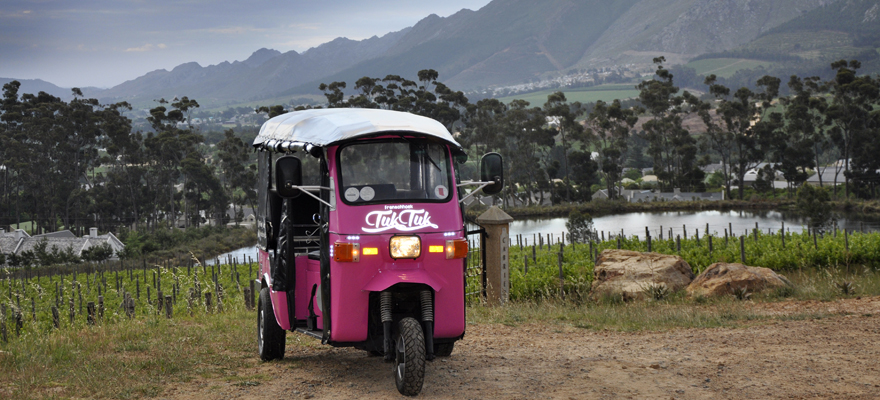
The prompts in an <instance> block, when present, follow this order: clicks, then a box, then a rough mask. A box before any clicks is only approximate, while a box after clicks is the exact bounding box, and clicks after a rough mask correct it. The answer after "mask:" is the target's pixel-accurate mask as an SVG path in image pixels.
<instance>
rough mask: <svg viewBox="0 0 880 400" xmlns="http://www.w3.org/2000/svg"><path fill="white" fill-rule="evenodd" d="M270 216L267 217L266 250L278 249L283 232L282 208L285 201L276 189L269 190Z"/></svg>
mask: <svg viewBox="0 0 880 400" xmlns="http://www.w3.org/2000/svg"><path fill="white" fill-rule="evenodd" d="M266 197H268V201H267V203H268V209H269V211H268V215H267V216H266V218H267V221H268V226H267V227H266V236H267V238H266V248H267V249H277V248H278V234H279V232H280V230H281V207H282V204H283V199H282V198H281V196H279V195H278V192H276V191H275V189H270V190H268V194H267V195H266Z"/></svg>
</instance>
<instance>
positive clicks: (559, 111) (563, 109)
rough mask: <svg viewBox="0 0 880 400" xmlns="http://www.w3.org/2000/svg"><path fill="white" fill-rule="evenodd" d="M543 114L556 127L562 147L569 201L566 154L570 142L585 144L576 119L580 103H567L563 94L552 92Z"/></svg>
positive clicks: (567, 190) (581, 107)
mask: <svg viewBox="0 0 880 400" xmlns="http://www.w3.org/2000/svg"><path fill="white" fill-rule="evenodd" d="M544 113H545V114H546V115H547V118H548V119H549V120H552V122H553V123H554V124H555V125H556V127H555V129H556V131H557V132H558V136H559V142H560V144H561V146H562V148H561V152H562V168H563V177H564V179H565V180H564V183H565V200H566V201H571V177H570V176H569V171H570V169H571V167H570V164H569V161H568V154H569V152H570V150H571V147H572V146H571V144H572V143H571V142H572V141H580V142H585V141H586V140H585V139H586V137H585V135H586V132H585V130H584V127H583V125H581V124H580V123H578V121H577V118H578V117H579V116H580V115H581V114H582V113H583V105H582V104H581V103H580V102H577V101H576V102H574V103H568V99H566V98H565V93H563V92H554V93H551V94H550V95H548V96H547V102H546V103H544Z"/></svg>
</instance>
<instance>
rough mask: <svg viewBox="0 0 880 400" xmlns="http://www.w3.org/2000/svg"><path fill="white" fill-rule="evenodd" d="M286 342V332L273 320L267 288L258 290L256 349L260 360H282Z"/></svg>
mask: <svg viewBox="0 0 880 400" xmlns="http://www.w3.org/2000/svg"><path fill="white" fill-rule="evenodd" d="M286 340H287V332H284V329H281V326H279V325H278V321H276V320H275V311H274V309H273V308H272V299H271V298H269V288H263V289H262V290H260V303H259V304H258V305H257V347H258V348H259V351H260V359H261V360H263V361H270V360H280V359H282V358H284V345H285V343H284V342H285V341H286Z"/></svg>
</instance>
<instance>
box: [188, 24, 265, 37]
mask: <svg viewBox="0 0 880 400" xmlns="http://www.w3.org/2000/svg"><path fill="white" fill-rule="evenodd" d="M265 31H266V29H260V28H248V27H243V26H233V27H228V28H208V29H196V30H194V32H209V33H219V34H223V35H241V34H245V33H251V32H265Z"/></svg>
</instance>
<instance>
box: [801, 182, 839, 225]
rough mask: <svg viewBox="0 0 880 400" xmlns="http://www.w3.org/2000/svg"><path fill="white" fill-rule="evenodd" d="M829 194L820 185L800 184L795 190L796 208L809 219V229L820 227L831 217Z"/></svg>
mask: <svg viewBox="0 0 880 400" xmlns="http://www.w3.org/2000/svg"><path fill="white" fill-rule="evenodd" d="M829 200H830V196H828V192H827V191H826V190H825V189H824V188H821V187H814V186H812V185H806V184H805V185H801V187H800V189H798V191H797V208H798V209H799V210H800V211H801V212H803V213H804V215H805V216H806V217H807V219H808V220H809V224H808V225H809V226H810V228H811V229H822V228H823V227H824V226H825V225H826V224H827V222H828V220H829V219H830V218H831V205H829V204H828V201H829Z"/></svg>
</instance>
